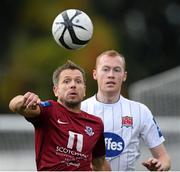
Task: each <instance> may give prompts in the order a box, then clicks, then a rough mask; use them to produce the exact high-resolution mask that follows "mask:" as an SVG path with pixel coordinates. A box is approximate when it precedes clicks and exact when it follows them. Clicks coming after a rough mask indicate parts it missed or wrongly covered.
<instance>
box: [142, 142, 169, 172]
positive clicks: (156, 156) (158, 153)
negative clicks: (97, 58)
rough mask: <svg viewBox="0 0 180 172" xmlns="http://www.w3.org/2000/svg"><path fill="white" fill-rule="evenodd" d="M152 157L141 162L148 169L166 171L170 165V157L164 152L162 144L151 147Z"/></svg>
mask: <svg viewBox="0 0 180 172" xmlns="http://www.w3.org/2000/svg"><path fill="white" fill-rule="evenodd" d="M151 153H152V155H153V157H152V158H149V159H148V160H146V161H144V162H142V164H143V165H144V166H145V167H146V168H147V169H148V170H150V171H168V170H170V167H171V162H170V157H169V155H168V153H167V152H166V149H165V147H164V145H163V144H161V145H159V146H157V147H155V148H152V149H151Z"/></svg>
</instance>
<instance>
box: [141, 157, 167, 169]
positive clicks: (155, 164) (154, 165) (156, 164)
mask: <svg viewBox="0 0 180 172" xmlns="http://www.w3.org/2000/svg"><path fill="white" fill-rule="evenodd" d="M142 165H144V166H145V167H146V168H147V169H148V170H150V171H164V168H163V165H162V163H161V161H160V160H158V159H156V158H149V159H148V160H147V161H144V162H142Z"/></svg>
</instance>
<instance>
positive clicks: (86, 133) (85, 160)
mask: <svg viewBox="0 0 180 172" xmlns="http://www.w3.org/2000/svg"><path fill="white" fill-rule="evenodd" d="M40 108H41V114H40V115H39V116H38V117H35V118H27V120H28V121H30V122H31V123H32V124H33V125H34V127H35V150H36V165H37V170H56V171H57V170H59V171H63V170H68V171H73V170H80V171H86V170H89V171H90V170H92V168H91V162H92V158H93V157H94V158H96V157H100V156H104V155H105V144H104V135H103V130H104V126H103V123H102V121H101V119H100V118H98V117H95V116H93V115H90V114H87V113H86V112H83V111H81V113H73V112H71V111H68V110H67V109H66V108H65V107H63V106H62V105H60V104H59V103H58V102H56V101H53V100H49V101H45V102H41V104H40Z"/></svg>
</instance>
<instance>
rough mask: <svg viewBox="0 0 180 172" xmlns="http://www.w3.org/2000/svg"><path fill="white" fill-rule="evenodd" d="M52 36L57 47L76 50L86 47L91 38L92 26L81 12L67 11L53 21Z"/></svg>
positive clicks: (86, 16) (87, 17) (89, 20)
mask: <svg viewBox="0 0 180 172" xmlns="http://www.w3.org/2000/svg"><path fill="white" fill-rule="evenodd" d="M52 34H53V37H54V39H55V41H56V42H57V43H58V45H60V46H61V47H64V48H66V49H70V50H76V49H80V48H82V47H84V46H86V45H87V43H88V42H89V41H90V39H91V38H92V35H93V24H92V21H91V19H90V18H89V16H88V15H87V14H86V13H84V12H83V11H80V10H77V9H68V10H65V11H63V12H62V13H60V14H59V15H58V16H57V17H56V18H55V19H54V22H53V24H52Z"/></svg>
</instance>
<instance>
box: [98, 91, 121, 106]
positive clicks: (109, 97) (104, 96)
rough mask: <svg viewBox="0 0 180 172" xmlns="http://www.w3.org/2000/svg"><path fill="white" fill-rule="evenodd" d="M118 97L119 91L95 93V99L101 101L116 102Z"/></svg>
mask: <svg viewBox="0 0 180 172" xmlns="http://www.w3.org/2000/svg"><path fill="white" fill-rule="evenodd" d="M119 98H120V93H116V94H114V93H102V92H98V93H97V94H96V99H97V100H98V101H100V102H102V103H107V104H108V103H116V102H117V101H118V100H119Z"/></svg>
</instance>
